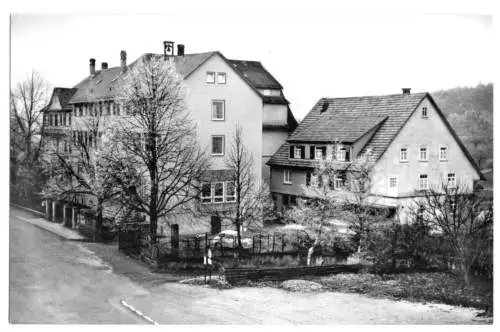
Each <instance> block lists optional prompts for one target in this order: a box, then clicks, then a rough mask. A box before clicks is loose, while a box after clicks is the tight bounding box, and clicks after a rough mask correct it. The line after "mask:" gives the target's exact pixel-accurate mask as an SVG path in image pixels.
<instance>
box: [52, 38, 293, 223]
mask: <svg viewBox="0 0 500 332" xmlns="http://www.w3.org/2000/svg"><path fill="white" fill-rule="evenodd" d="M152 56H153V57H164V58H165V59H166V60H167V59H168V60H170V61H173V63H174V64H175V67H176V70H177V73H178V74H179V75H180V76H181V77H182V78H183V81H184V84H185V86H186V88H187V89H186V90H187V104H188V107H189V110H190V112H191V114H192V118H193V119H195V121H196V124H197V128H198V131H199V132H198V134H199V137H200V139H201V142H200V143H201V146H204V147H206V148H207V150H208V151H207V153H208V154H209V155H210V156H211V158H212V172H211V173H212V174H210V175H209V176H208V178H211V179H212V180H211V190H210V195H207V194H205V195H204V196H203V197H202V200H201V201H202V203H203V204H220V203H222V204H224V203H230V202H231V201H232V198H230V195H227V194H226V188H227V184H226V183H225V181H226V177H227V175H228V172H227V170H226V166H225V161H224V160H225V157H226V155H227V152H228V149H229V147H230V146H231V142H232V138H233V135H234V132H235V129H236V126H237V125H240V126H241V127H242V128H243V135H244V142H245V146H246V148H247V149H248V150H249V152H250V153H251V154H252V156H253V158H254V165H255V166H256V167H255V169H254V173H255V177H256V179H257V182H260V181H263V180H266V179H267V178H268V176H269V175H268V174H269V173H268V167H267V166H266V162H267V161H268V160H269V158H270V157H271V156H272V155H273V154H274V152H276V150H277V149H278V148H279V147H280V146H281V144H283V142H284V141H285V139H286V138H287V136H288V135H289V133H291V132H292V131H293V130H294V129H295V127H296V126H297V121H296V120H295V118H294V116H293V114H292V112H291V110H290V108H289V102H288V101H287V100H286V98H285V96H284V94H283V88H282V86H281V85H280V84H279V82H278V81H277V80H276V79H275V78H274V77H273V76H272V75H271V74H270V73H269V72H268V71H267V70H266V69H265V68H264V67H263V65H262V64H261V63H260V62H258V61H242V60H229V59H227V58H226V57H224V55H222V53H220V52H218V51H215V52H206V53H197V54H186V53H185V52H184V45H177V54H174V45H173V43H172V42H164V54H151V53H147V54H143V55H142V56H141V57H139V58H138V59H137V60H136V61H134V62H133V63H131V64H130V65H128V64H127V54H126V52H125V51H121V53H120V66H116V67H112V68H108V64H107V63H106V62H103V63H102V66H101V69H100V70H96V67H95V59H90V67H89V75H88V76H87V77H86V78H84V79H83V80H82V81H81V82H80V83H78V84H76V85H75V86H74V87H73V88H55V89H54V91H53V94H52V98H51V100H50V103H49V105H47V107H46V108H45V116H44V124H45V133H46V134H47V136H48V137H50V140H52V142H53V144H55V146H56V148H57V149H59V151H62V152H67V153H70V152H71V151H70V149H71V144H69V140H71V139H72V138H73V137H75V136H76V135H82V136H81V137H83V138H84V139H89V136H88V135H89V134H88V133H87V132H86V130H85V128H84V127H83V126H82V124H81V123H82V120H84V119H86V118H88V117H90V116H92V115H94V114H99V115H101V116H102V117H103V118H104V120H105V121H113V118H115V117H120V116H123V115H124V110H123V108H122V105H121V104H120V100H119V99H118V94H119V91H120V88H121V86H122V84H123V82H124V80H125V79H126V77H127V74H126V73H127V72H128V71H129V70H130V69H131V68H132V67H133V66H134V65H135V64H136V63H138V61H140V60H141V59H143V58H144V57H152ZM221 197H222V201H221ZM226 198H227V202H226ZM80 203H82V204H83V205H90V204H88V202H87V203H86V202H83V201H82V202H80ZM90 203H91V202H90ZM75 207H76V206H72V205H71V203H70V202H56V201H53V202H47V207H46V209H47V215H48V217H50V218H52V219H55V220H59V221H62V220H63V219H64V220H66V221H68V220H71V221H68V223H71V222H72V223H73V225H75V223H76V222H77V220H78V214H77V213H76V209H75ZM218 223H219V224H220V220H218V219H217V218H212V224H213V228H215V229H217V228H220V226H219V225H217V224H218ZM188 224H190V223H183V225H188ZM182 227H183V226H181V231H182Z"/></svg>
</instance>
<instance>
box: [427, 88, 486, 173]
mask: <svg viewBox="0 0 500 332" xmlns="http://www.w3.org/2000/svg"><path fill="white" fill-rule="evenodd" d="M432 96H433V97H434V99H435V101H436V103H437V104H438V105H439V107H440V108H441V110H442V111H443V112H444V114H445V115H446V117H447V118H448V121H450V123H451V125H452V126H453V128H454V129H455V130H456V132H457V134H458V135H459V136H460V138H461V139H462V141H463V142H464V144H465V145H466V146H467V149H468V150H469V152H470V153H471V154H472V156H473V158H474V159H475V160H476V162H477V164H478V165H479V167H480V168H481V169H487V168H492V167H493V84H492V83H488V84H486V85H485V84H478V85H477V86H476V87H457V88H453V89H449V90H440V91H436V92H433V93H432Z"/></svg>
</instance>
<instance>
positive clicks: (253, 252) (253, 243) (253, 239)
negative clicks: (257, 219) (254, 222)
mask: <svg viewBox="0 0 500 332" xmlns="http://www.w3.org/2000/svg"><path fill="white" fill-rule="evenodd" d="M254 254H255V235H252V255H254Z"/></svg>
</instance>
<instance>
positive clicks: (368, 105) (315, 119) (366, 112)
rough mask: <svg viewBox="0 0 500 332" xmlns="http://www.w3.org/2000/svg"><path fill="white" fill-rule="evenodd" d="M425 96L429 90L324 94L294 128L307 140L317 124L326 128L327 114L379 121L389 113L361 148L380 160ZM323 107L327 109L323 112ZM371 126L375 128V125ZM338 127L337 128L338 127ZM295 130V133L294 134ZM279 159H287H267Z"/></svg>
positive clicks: (280, 160)
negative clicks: (422, 91)
mask: <svg viewBox="0 0 500 332" xmlns="http://www.w3.org/2000/svg"><path fill="white" fill-rule="evenodd" d="M426 96H428V94H427V93H414V94H405V95H403V94H397V95H385V96H368V97H350V98H322V99H320V100H319V101H318V102H317V103H316V105H315V106H314V107H313V109H312V110H311V111H310V112H309V114H307V116H306V117H305V118H304V120H302V122H301V123H300V125H299V126H298V127H297V129H296V130H295V132H299V133H301V137H302V138H303V139H304V141H308V139H307V138H308V135H310V137H311V139H312V138H314V137H316V136H315V131H316V127H317V126H318V127H322V128H324V126H323V123H322V122H324V121H323V120H324V118H327V119H328V117H334V118H337V119H338V118H340V117H342V116H345V117H348V118H349V117H351V118H352V117H359V118H362V117H370V118H372V117H373V118H374V119H376V120H377V121H378V123H380V121H382V120H383V118H385V117H387V119H385V120H384V121H383V123H382V125H381V126H380V128H379V129H378V130H377V132H376V133H375V134H374V135H373V137H372V138H371V139H370V141H369V142H368V143H367V144H366V146H365V147H364V148H363V149H362V150H361V153H364V152H366V151H367V150H368V149H370V150H371V156H372V158H373V160H378V159H379V158H380V156H382V154H383V153H384V151H385V150H386V149H387V147H388V146H389V144H390V143H391V142H392V140H393V139H394V137H395V136H396V134H397V133H398V132H399V130H401V128H402V127H403V125H404V124H405V123H406V121H407V120H408V118H409V117H410V115H411V114H412V113H413V111H414V110H415V109H416V108H417V106H418V105H419V104H420V102H421V101H422V100H423V99H424V98H425V97H426ZM323 108H324V109H325V110H324V112H321V110H322V109H323ZM363 122H364V121H363ZM370 128H373V126H371V127H370ZM324 129H325V128H324ZM326 129H327V128H326ZM335 129H336V130H338V129H339V128H335ZM340 129H341V128H340ZM346 130H350V128H346ZM295 132H294V134H292V137H293V136H294V135H295ZM332 132H333V131H332ZM358 132H359V130H358ZM325 141H327V140H325ZM287 157H288V156H287ZM278 161H279V162H280V163H284V162H285V160H282V159H281V158H274V157H272V158H271V159H270V160H269V162H268V163H269V164H273V163H276V162H278ZM287 161H288V158H287Z"/></svg>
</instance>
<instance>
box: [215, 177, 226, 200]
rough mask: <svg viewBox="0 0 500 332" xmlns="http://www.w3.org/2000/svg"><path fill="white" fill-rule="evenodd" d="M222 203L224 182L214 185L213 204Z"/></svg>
mask: <svg viewBox="0 0 500 332" xmlns="http://www.w3.org/2000/svg"><path fill="white" fill-rule="evenodd" d="M223 201H224V182H215V183H214V203H222V202H223Z"/></svg>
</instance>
